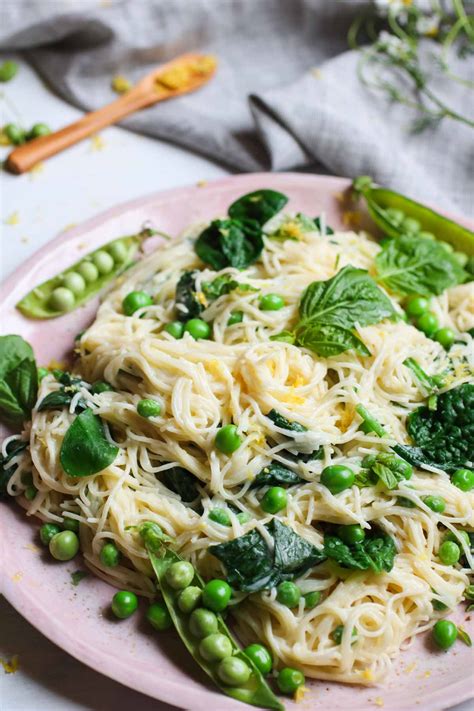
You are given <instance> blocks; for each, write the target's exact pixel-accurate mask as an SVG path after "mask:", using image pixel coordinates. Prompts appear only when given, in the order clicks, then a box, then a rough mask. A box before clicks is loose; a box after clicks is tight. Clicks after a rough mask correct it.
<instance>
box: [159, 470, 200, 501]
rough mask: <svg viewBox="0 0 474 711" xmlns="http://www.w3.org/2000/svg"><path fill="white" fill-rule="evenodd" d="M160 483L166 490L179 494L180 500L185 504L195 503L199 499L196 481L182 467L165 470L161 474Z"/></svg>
mask: <svg viewBox="0 0 474 711" xmlns="http://www.w3.org/2000/svg"><path fill="white" fill-rule="evenodd" d="M162 481H163V484H164V485H165V486H167V487H168V489H170V490H171V491H174V493H175V494H179V496H180V497H181V500H182V501H184V502H186V503H190V502H191V501H195V500H196V499H197V498H198V497H199V489H198V488H197V481H198V480H197V479H196V477H195V476H193V475H192V474H191V472H188V471H187V470H186V469H183V467H173V468H172V469H166V470H165V471H164V472H163V474H162Z"/></svg>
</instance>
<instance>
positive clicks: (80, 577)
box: [71, 570, 89, 585]
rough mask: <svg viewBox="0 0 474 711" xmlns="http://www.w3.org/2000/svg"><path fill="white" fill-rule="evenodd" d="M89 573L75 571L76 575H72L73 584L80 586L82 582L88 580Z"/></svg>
mask: <svg viewBox="0 0 474 711" xmlns="http://www.w3.org/2000/svg"><path fill="white" fill-rule="evenodd" d="M88 575H89V573H88V572H87V571H86V570H75V571H74V573H71V583H72V584H73V585H79V583H80V582H81V580H84V578H87V576H88Z"/></svg>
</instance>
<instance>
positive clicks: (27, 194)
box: [0, 57, 474, 711]
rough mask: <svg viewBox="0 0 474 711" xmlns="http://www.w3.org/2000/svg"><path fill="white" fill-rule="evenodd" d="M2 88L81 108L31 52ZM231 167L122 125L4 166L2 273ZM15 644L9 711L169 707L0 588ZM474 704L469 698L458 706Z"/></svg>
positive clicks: (11, 645)
mask: <svg viewBox="0 0 474 711" xmlns="http://www.w3.org/2000/svg"><path fill="white" fill-rule="evenodd" d="M0 61H1V57H0ZM1 89H2V90H3V95H4V96H3V98H2V97H0V110H1V115H2V118H1V124H2V125H3V124H5V123H8V122H10V121H13V122H18V120H20V121H21V123H23V124H24V125H25V126H26V127H30V126H31V125H33V124H34V123H37V122H40V121H41V122H45V123H47V124H49V126H50V127H51V128H52V129H56V128H59V127H60V126H63V125H64V124H66V123H69V122H71V121H73V120H75V119H76V118H78V117H79V116H80V115H81V112H80V111H77V110H76V109H74V108H72V107H71V106H69V105H68V104H66V103H65V102H63V101H62V100H60V99H58V98H57V97H55V96H54V95H53V94H51V92H50V91H49V90H48V89H47V88H46V87H45V86H44V85H43V83H42V82H41V80H39V79H38V77H37V76H36V75H35V73H34V72H33V71H32V70H31V69H30V68H29V67H28V66H27V65H26V64H25V63H24V62H21V70H20V73H19V74H18V76H17V77H16V78H15V79H14V80H13V81H12V82H11V83H9V84H5V85H1ZM5 97H6V98H7V99H8V102H7V101H6V100H5ZM1 150H2V152H3V153H4V154H5V155H6V153H7V152H8V150H7V149H1ZM2 157H3V156H2ZM226 174H227V171H226V170H224V169H223V168H221V167H218V166H216V165H215V164H213V163H210V162H209V161H207V160H205V159H204V158H201V157H199V156H196V155H194V154H192V153H190V152H188V151H185V150H182V149H180V148H177V147H175V146H171V145H169V144H165V143H162V142H160V141H156V140H152V139H148V138H145V137H142V136H137V135H135V134H132V133H129V132H127V131H125V130H122V129H119V128H110V129H107V130H106V131H103V132H102V134H101V140H95V141H90V140H87V141H85V142H83V143H81V144H79V145H78V146H75V147H73V148H71V149H69V150H68V151H66V152H65V153H63V154H61V155H59V156H56V157H55V158H53V159H51V160H50V161H48V162H47V163H45V164H44V166H43V169H42V170H41V171H36V172H34V173H32V174H27V175H23V176H20V177H18V176H11V175H8V174H6V173H2V175H1V183H0V186H1V187H0V190H1V192H0V205H1V233H2V234H1V238H0V267H1V269H0V275H1V278H2V279H3V278H5V276H6V275H7V274H9V273H10V272H11V271H13V270H14V269H15V268H16V267H17V266H18V265H20V264H21V262H22V261H23V260H24V259H26V258H27V257H29V256H30V255H31V254H33V253H34V252H35V251H36V250H37V249H39V248H40V247H41V246H42V245H44V244H45V243H46V242H47V241H48V240H49V239H51V238H52V237H54V236H55V235H56V234H57V233H58V232H60V231H61V230H63V229H64V228H65V227H66V226H68V225H72V224H77V223H79V222H81V221H83V220H85V219H87V218H89V217H91V216H92V215H94V214H96V213H97V212H100V211H102V210H105V209H106V208H108V207H111V206H112V205H116V204H118V203H120V202H123V201H126V200H130V199H132V198H134V197H138V196H141V195H145V194H146V193H151V192H155V191H157V190H160V189H165V188H171V187H174V186H176V185H185V184H191V183H195V182H197V181H199V180H207V179H212V178H218V177H220V176H223V175H226ZM7 223H14V224H7ZM0 318H1V315H0ZM14 654H18V655H19V662H20V665H19V670H18V671H17V673H15V674H4V673H3V671H2V669H1V668H0V708H1V709H2V711H33V709H34V710H35V711H85V710H86V709H88V710H90V711H109V710H110V711H111V710H112V709H119V710H122V709H123V710H125V709H137V711H172V707H171V706H167V705H166V704H160V703H159V702H156V701H154V700H152V699H150V698H148V697H146V696H143V695H142V694H139V693H136V692H134V691H131V690H130V689H126V688H125V687H123V686H121V685H120V684H117V683H115V682H113V681H111V680H109V679H107V678H105V677H104V676H102V675H100V674H98V673H97V672H94V671H91V670H90V669H89V668H88V667H86V666H84V665H83V664H81V663H80V662H77V661H76V660H75V659H73V658H72V657H70V656H69V655H68V654H66V653H65V652H63V651H62V650H61V649H59V648H58V647H56V646H55V645H54V644H52V643H51V642H49V641H48V640H46V639H45V638H44V637H43V636H42V635H41V634H40V633H39V632H37V631H36V630H35V629H34V628H33V627H32V626H31V625H30V624H29V623H28V622H26V621H25V620H24V619H23V618H21V617H20V615H18V614H17V613H16V612H15V611H14V610H13V608H12V607H11V606H10V605H9V604H8V603H7V602H6V601H5V600H3V599H1V598H0V658H2V659H6V658H10V657H11V656H12V655H14ZM473 709H474V704H472V703H469V702H468V703H466V704H461V705H460V706H458V707H456V711H473ZM453 711H454V709H453Z"/></svg>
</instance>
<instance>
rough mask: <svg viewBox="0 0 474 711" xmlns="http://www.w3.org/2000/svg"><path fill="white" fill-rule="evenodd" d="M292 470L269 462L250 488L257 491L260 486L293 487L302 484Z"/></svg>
mask: <svg viewBox="0 0 474 711" xmlns="http://www.w3.org/2000/svg"><path fill="white" fill-rule="evenodd" d="M303 481H304V479H302V478H301V477H300V476H298V474H296V472H294V471H293V470H292V469H288V467H285V466H284V465H283V464H281V463H280V462H271V463H270V464H269V465H268V466H266V467H264V468H263V469H262V471H261V472H259V473H258V474H257V476H256V477H255V479H254V480H253V482H252V484H251V486H250V488H251V489H257V488H259V487H261V486H295V484H300V483H301V482H303Z"/></svg>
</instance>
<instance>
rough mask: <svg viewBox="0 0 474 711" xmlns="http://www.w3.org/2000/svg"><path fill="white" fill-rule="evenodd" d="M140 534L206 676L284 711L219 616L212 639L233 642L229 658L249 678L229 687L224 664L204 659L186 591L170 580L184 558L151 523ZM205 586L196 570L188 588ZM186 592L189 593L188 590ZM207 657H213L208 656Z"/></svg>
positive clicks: (247, 699)
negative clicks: (184, 595) (182, 599)
mask: <svg viewBox="0 0 474 711" xmlns="http://www.w3.org/2000/svg"><path fill="white" fill-rule="evenodd" d="M139 533H140V535H141V536H142V538H143V541H144V543H145V547H146V549H147V552H148V556H149V558H150V562H151V564H152V566H153V570H154V572H155V574H156V577H157V578H158V582H159V586H160V591H161V594H162V595H163V599H164V602H165V604H166V606H167V608H168V611H169V613H170V616H171V619H172V620H173V624H174V626H175V628H176V630H177V632H178V634H179V636H180V638H181V640H182V642H183V643H184V645H185V646H186V648H187V649H188V651H189V653H190V654H191V655H192V657H193V658H194V660H195V661H196V662H197V663H198V664H199V666H200V667H201V668H202V669H203V670H204V671H205V672H206V674H208V675H209V676H210V677H211V679H212V680H213V681H214V683H215V684H216V685H217V686H218V687H219V688H220V689H221V690H222V691H223V692H224V693H225V694H227V695H228V696H231V697H232V698H234V699H237V700H238V701H243V702H244V703H247V704H252V705H254V706H260V707H263V708H267V709H275V710H276V711H284V707H283V705H282V704H281V703H280V702H279V700H278V699H277V697H276V696H275V694H274V693H273V691H272V690H271V689H270V687H269V686H268V684H267V682H266V681H265V679H264V678H263V676H262V674H261V672H260V671H259V670H258V669H257V667H256V666H255V664H254V662H253V661H252V660H251V659H250V657H248V656H247V655H246V654H244V652H243V651H242V650H241V649H240V647H239V646H238V644H237V642H236V641H235V639H234V637H233V636H232V634H231V632H230V630H229V628H228V627H227V625H226V624H225V623H224V620H223V619H222V616H221V615H220V614H219V613H213V612H209V614H210V615H212V616H214V615H215V618H217V630H213V631H212V634H210V635H209V637H216V636H219V635H223V636H224V637H225V638H226V639H227V640H228V642H229V643H230V644H229V645H227V646H228V649H229V650H231V654H230V655H229V656H228V657H227V659H238V660H240V663H241V662H243V663H244V664H245V665H247V667H248V668H249V670H250V674H249V675H248V678H247V679H246V680H245V681H242V682H241V683H239V685H228V684H226V683H224V681H222V670H221V676H219V673H218V670H219V667H220V662H219V661H215V660H212V659H211V660H209V659H207V658H206V657H205V656H203V654H202V652H204V653H206V646H205V645H203V644H202V642H203V640H202V638H199V637H198V636H197V633H196V630H194V634H193V633H192V632H191V628H192V624H191V625H190V620H191V619H192V614H190V613H191V610H190V611H189V613H188V612H183V608H184V606H183V605H181V606H179V604H178V602H179V598H180V595H181V594H182V592H183V590H181V589H175V588H174V587H172V586H171V585H170V584H169V582H168V580H169V579H170V575H169V573H168V571H169V569H170V567H171V566H172V565H174V564H176V563H180V562H183V559H182V558H181V557H180V556H179V555H178V554H177V553H175V552H174V551H172V550H171V549H170V548H169V547H168V546H166V545H164V543H165V541H166V542H168V541H169V540H170V539H169V538H168V537H167V536H165V535H164V534H163V536H162V537H161V534H162V532H161V531H160V529H159V527H158V526H157V525H156V524H153V523H150V522H147V523H144V524H142V525H141V526H140V528H139ZM204 585H205V584H204V581H203V580H202V578H201V577H200V576H199V574H198V573H197V572H196V571H194V577H193V579H192V580H191V581H190V583H189V586H188V587H189V588H192V589H193V591H194V589H195V588H198V589H200V590H203V588H204ZM184 589H185V590H187V589H188V588H184ZM184 609H186V608H184ZM196 612H198V613H199V612H204V610H196ZM214 624H215V622H214ZM202 636H203V635H201V637H202ZM206 656H209V655H207V654H206ZM240 667H241V668H243V665H242V664H240ZM245 676H247V674H245V675H244V677H245Z"/></svg>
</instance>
